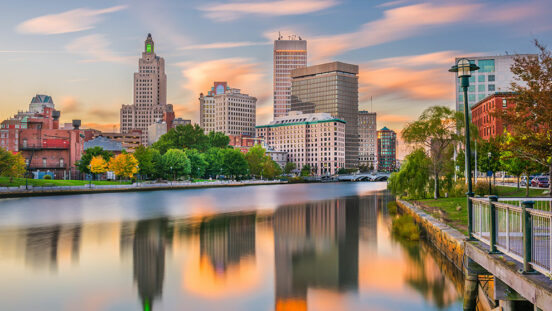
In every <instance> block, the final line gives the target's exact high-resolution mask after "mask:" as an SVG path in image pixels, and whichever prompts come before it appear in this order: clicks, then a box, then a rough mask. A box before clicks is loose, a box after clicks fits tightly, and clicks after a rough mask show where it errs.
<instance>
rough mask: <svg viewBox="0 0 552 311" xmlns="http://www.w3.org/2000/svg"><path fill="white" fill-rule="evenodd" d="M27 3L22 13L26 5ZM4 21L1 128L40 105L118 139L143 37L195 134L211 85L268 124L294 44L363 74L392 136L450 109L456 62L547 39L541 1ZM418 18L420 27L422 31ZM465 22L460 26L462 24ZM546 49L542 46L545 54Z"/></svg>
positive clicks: (76, 14)
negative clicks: (39, 101)
mask: <svg viewBox="0 0 552 311" xmlns="http://www.w3.org/2000/svg"><path fill="white" fill-rule="evenodd" d="M30 2H31V1H25V3H26V4H28V3H30ZM3 6H7V8H4V10H6V11H9V12H11V14H10V16H8V17H6V18H5V19H3V20H2V21H0V25H1V26H2V27H0V33H1V34H2V37H3V38H4V47H3V48H2V49H1V50H0V55H2V61H1V63H2V65H3V68H4V69H5V71H6V72H9V73H10V74H9V75H3V77H2V78H0V79H1V81H0V85H1V86H0V90H1V91H2V94H3V95H4V96H3V97H2V104H1V105H0V107H1V108H0V117H2V118H8V117H10V116H11V115H13V113H14V112H15V111H17V110H24V109H25V108H26V107H27V105H28V103H29V100H30V99H31V98H32V96H34V95H35V94H36V93H39V94H47V95H50V96H52V97H53V99H54V103H55V104H56V109H58V110H60V111H62V112H63V113H62V120H61V121H62V122H69V121H70V120H71V119H82V120H83V122H84V126H89V127H95V128H98V129H102V130H112V129H113V126H116V127H117V129H118V128H119V109H120V107H121V105H123V104H131V103H132V73H133V72H134V71H135V70H136V69H135V67H136V61H137V59H138V58H139V57H140V53H141V50H142V49H143V38H144V36H145V35H146V34H147V33H149V32H151V33H152V35H153V36H154V38H156V53H157V54H159V55H161V56H162V57H164V58H165V60H166V73H167V85H168V87H167V93H168V94H167V104H172V105H173V106H174V110H175V114H176V116H178V117H183V118H188V119H192V120H193V121H194V122H196V123H199V103H198V100H197V98H198V96H199V93H200V92H204V90H205V89H208V87H209V86H210V85H212V83H213V81H228V83H229V84H230V85H232V86H233V87H236V88H240V89H242V91H244V92H246V93H248V94H251V95H252V96H255V97H257V98H258V103H257V124H264V123H267V122H268V121H270V120H271V119H272V113H273V111H272V109H273V101H272V48H273V47H272V44H273V40H275V39H276V38H277V37H278V31H281V32H282V35H283V36H284V38H286V37H287V36H288V35H291V34H296V35H300V36H301V37H302V38H303V39H305V40H307V42H308V65H316V64H320V63H323V62H325V61H332V60H339V61H344V62H349V63H354V64H359V66H360V73H359V109H361V110H368V111H371V110H372V107H371V105H370V97H372V98H373V111H375V112H377V113H378V127H381V126H382V125H387V126H388V127H389V128H391V129H394V130H400V129H401V128H402V126H403V125H404V124H405V123H406V122H408V121H412V120H414V119H415V117H416V116H417V115H418V114H419V113H420V112H421V111H422V110H424V109H425V108H427V107H429V106H432V105H446V106H449V107H451V108H453V107H454V105H455V101H454V77H453V76H451V75H450V74H449V73H448V72H447V69H448V68H449V67H450V65H451V64H452V63H453V62H454V57H456V56H459V55H497V54H504V53H505V52H509V53H510V54H512V53H533V52H535V51H534V49H533V47H532V42H531V40H532V38H533V37H535V38H541V39H543V38H545V37H546V36H549V35H550V34H551V33H552V22H551V21H550V20H549V19H546V16H547V15H548V14H549V13H550V12H551V11H552V5H550V4H548V3H546V2H545V1H529V2H515V1H507V2H503V1H500V2H499V1H468V2H465V3H462V4H458V3H454V2H449V1H433V2H432V1H425V2H420V1H393V2H385V1H380V2H376V1H370V2H366V3H365V2H364V1H363V2H360V1H334V0H321V1H314V0H302V1H289V0H283V1H282V0H280V1H264V2H262V3H257V2H251V3H249V2H248V1H246V2H225V3H222V2H199V1H198V2H194V1H187V2H186V3H182V4H181V3H177V2H171V1H162V2H161V3H157V2H156V3H155V4H154V3H151V2H142V1H138V2H132V3H131V2H125V1H120V2H106V1H98V2H95V3H94V4H93V6H87V7H79V6H76V5H75V4H74V3H70V2H66V3H60V2H57V3H56V4H54V5H52V6H50V7H48V8H47V9H44V8H40V6H33V5H22V3H10V4H5V5H3ZM420 16H424V17H425V18H424V19H420V18H419V17H420ZM466 16H467V18H466ZM544 43H548V42H546V41H545V42H544Z"/></svg>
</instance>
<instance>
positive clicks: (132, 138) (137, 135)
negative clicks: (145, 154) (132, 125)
mask: <svg viewBox="0 0 552 311" xmlns="http://www.w3.org/2000/svg"><path fill="white" fill-rule="evenodd" d="M98 136H103V137H105V138H109V139H111V140H114V141H118V142H120V143H121V145H122V147H123V149H124V150H126V151H127V152H130V153H132V152H134V150H136V148H138V146H140V145H141V144H142V130H136V129H135V130H129V131H128V132H126V133H117V132H100V133H95V135H94V137H98Z"/></svg>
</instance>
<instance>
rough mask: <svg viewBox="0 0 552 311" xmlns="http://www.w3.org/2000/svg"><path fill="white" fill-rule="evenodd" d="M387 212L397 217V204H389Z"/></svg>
mask: <svg viewBox="0 0 552 311" xmlns="http://www.w3.org/2000/svg"><path fill="white" fill-rule="evenodd" d="M387 211H388V212H389V214H391V215H393V216H394V215H397V202H395V201H392V202H389V203H387Z"/></svg>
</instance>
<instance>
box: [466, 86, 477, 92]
mask: <svg viewBox="0 0 552 311" xmlns="http://www.w3.org/2000/svg"><path fill="white" fill-rule="evenodd" d="M468 92H470V93H473V92H475V85H470V87H469V88H468Z"/></svg>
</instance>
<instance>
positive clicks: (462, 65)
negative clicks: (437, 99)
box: [449, 58, 479, 239]
mask: <svg viewBox="0 0 552 311" xmlns="http://www.w3.org/2000/svg"><path fill="white" fill-rule="evenodd" d="M478 69H479V67H478V66H477V65H476V64H472V63H470V61H469V60H468V59H466V58H461V59H459V60H458V61H457V62H456V65H454V66H452V67H451V68H450V69H449V71H450V72H457V73H458V78H459V79H460V86H461V87H462V90H463V91H464V92H463V93H464V120H465V133H466V143H465V144H466V150H465V151H466V152H465V155H466V156H465V159H466V179H467V180H468V193H466V195H467V203H468V205H467V206H468V238H469V239H473V236H472V229H473V228H472V226H473V224H472V222H473V221H472V219H473V210H472V202H471V201H470V198H471V197H473V191H472V180H471V150H470V149H471V148H470V115H469V113H468V87H469V86H470V77H471V72H472V71H475V70H478Z"/></svg>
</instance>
